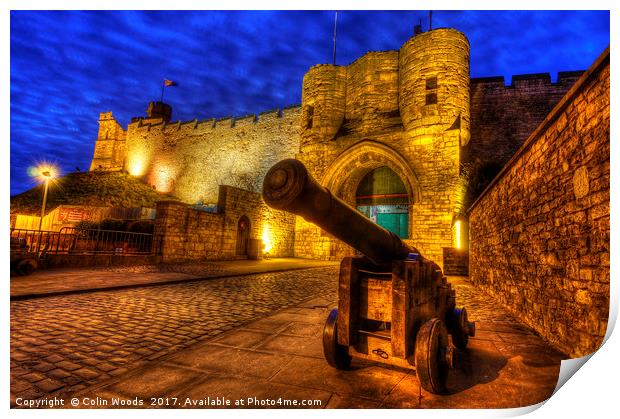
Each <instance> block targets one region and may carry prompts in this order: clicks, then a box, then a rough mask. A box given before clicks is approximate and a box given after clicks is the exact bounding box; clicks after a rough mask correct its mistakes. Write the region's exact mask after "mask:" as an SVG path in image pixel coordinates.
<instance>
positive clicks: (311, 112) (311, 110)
mask: <svg viewBox="0 0 620 419" xmlns="http://www.w3.org/2000/svg"><path fill="white" fill-rule="evenodd" d="M306 109H307V111H306V128H307V129H310V128H312V122H313V118H314V106H308V107H307V108H306Z"/></svg>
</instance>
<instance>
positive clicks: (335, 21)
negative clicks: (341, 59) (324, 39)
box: [334, 10, 338, 65]
mask: <svg viewBox="0 0 620 419" xmlns="http://www.w3.org/2000/svg"><path fill="white" fill-rule="evenodd" d="M337 25H338V11H337V10H336V16H335V17H334V65H336V27H337Z"/></svg>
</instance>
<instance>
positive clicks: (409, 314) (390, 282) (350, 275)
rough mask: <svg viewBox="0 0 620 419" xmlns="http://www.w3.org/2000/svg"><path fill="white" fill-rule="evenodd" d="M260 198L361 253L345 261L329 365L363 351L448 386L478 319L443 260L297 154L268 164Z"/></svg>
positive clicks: (326, 339) (433, 386)
mask: <svg viewBox="0 0 620 419" xmlns="http://www.w3.org/2000/svg"><path fill="white" fill-rule="evenodd" d="M263 199H264V200H265V202H266V203H267V205H269V206H270V207H272V208H275V209H279V210H284V211H289V212H291V213H293V214H296V215H299V216H302V217H303V218H304V219H306V220H307V221H310V222H312V223H314V224H316V225H317V226H319V227H321V228H322V229H323V230H325V231H327V232H328V233H330V234H332V235H333V236H335V237H337V238H338V239H340V240H342V241H344V242H345V243H347V244H348V245H350V246H352V247H353V248H355V249H357V250H358V251H359V252H360V253H361V254H362V255H363V256H355V257H345V258H344V259H343V260H342V262H341V264H340V277H339V282H338V309H334V310H332V311H331V312H330V314H329V316H328V318H327V321H326V323H325V328H324V331H323V352H324V355H325V359H326V360H327V362H328V363H329V365H331V366H332V367H335V368H338V369H348V368H349V366H350V363H351V359H352V358H362V359H367V360H372V361H377V362H380V363H385V364H392V365H397V366H400V367H405V368H410V369H411V368H413V369H415V370H416V374H417V376H418V378H419V380H420V384H421V385H422V387H423V388H424V389H425V390H427V391H429V392H432V393H436V394H441V393H443V392H444V391H445V389H446V380H447V373H448V369H449V368H453V367H454V350H453V347H452V345H451V343H452V344H453V345H454V346H456V347H457V348H460V349H465V347H466V346H467V341H468V337H469V336H474V334H475V324H474V323H473V322H469V321H468V319H467V311H466V310H465V308H457V307H456V294H455V290H453V289H452V287H451V285H450V284H449V283H448V282H447V279H446V277H445V276H444V275H443V273H442V271H441V269H440V268H439V266H438V265H437V264H436V263H434V262H432V261H431V260H428V259H426V258H424V257H422V256H421V255H420V254H419V252H418V251H417V250H416V249H415V248H412V247H409V246H408V245H406V244H405V243H403V242H402V241H401V240H400V238H398V236H396V235H395V234H394V233H392V232H390V231H388V230H386V229H384V228H383V227H381V226H379V225H377V224H375V223H373V222H372V221H371V220H369V219H368V218H366V217H364V216H363V215H362V214H360V213H359V212H357V211H356V210H355V209H354V208H352V207H350V206H349V205H347V204H346V203H345V202H344V201H342V200H341V199H339V198H338V197H336V196H334V195H333V194H332V193H331V192H330V191H329V190H328V189H326V188H324V187H322V186H321V185H320V184H319V183H318V182H317V181H316V180H315V179H314V178H312V176H311V175H310V174H309V173H308V170H307V169H306V167H305V166H304V165H303V164H302V163H301V162H300V161H298V160H295V159H286V160H282V161H280V162H279V163H277V164H276V165H274V166H273V167H272V168H271V169H270V170H269V172H268V173H267V175H266V176H265V179H264V182H263ZM449 335H450V336H451V337H452V339H451V342H450V339H449V337H448V336H449Z"/></svg>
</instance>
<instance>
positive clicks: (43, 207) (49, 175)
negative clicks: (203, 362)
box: [39, 170, 52, 231]
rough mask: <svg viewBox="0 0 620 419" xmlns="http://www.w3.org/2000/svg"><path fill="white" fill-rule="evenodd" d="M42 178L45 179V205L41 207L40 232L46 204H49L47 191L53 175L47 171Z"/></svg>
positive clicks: (42, 173)
mask: <svg viewBox="0 0 620 419" xmlns="http://www.w3.org/2000/svg"><path fill="white" fill-rule="evenodd" d="M41 176H43V177H44V178H45V192H43V205H41V219H39V231H41V225H42V224H43V216H44V215H45V204H47V189H48V188H49V185H50V179H51V178H52V173H51V171H50V170H45V171H43V172H41Z"/></svg>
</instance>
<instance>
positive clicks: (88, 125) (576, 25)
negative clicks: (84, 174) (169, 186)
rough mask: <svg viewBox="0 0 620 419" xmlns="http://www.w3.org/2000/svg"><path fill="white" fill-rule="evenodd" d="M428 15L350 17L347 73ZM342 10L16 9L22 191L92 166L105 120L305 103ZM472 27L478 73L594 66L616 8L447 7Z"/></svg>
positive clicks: (14, 163) (15, 136)
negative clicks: (41, 176)
mask: <svg viewBox="0 0 620 419" xmlns="http://www.w3.org/2000/svg"><path fill="white" fill-rule="evenodd" d="M420 19H422V21H423V27H424V29H425V30H426V29H427V27H428V12H426V11H424V12H420V11H390V12H382V11H367V12H366V11H342V12H340V14H339V18H338V58H337V62H338V64H345V65H346V64H348V63H350V62H351V61H353V60H355V59H356V58H357V57H359V56H360V55H362V54H364V53H365V52H366V51H372V50H375V51H376V50H389V49H398V48H399V47H400V46H401V45H402V44H403V43H404V42H405V41H406V40H407V39H408V38H409V37H410V36H411V35H412V32H413V25H414V24H417V23H418V22H419V20H420ZM333 23H334V12H331V11H309V12H305V11H288V12H273V11H252V12H249V11H248V12H226V11H217V12H209V11H201V12H196V11H184V12H173V11H162V12H156V11H145V12H141V11H139V12H132V11H128V12H117V11H85V12H74V11H12V12H11V29H10V33H11V35H10V36H11V39H10V44H11V53H10V54H11V69H10V72H11V87H10V90H11V118H10V122H11V145H10V150H11V167H10V171H11V195H13V194H15V193H19V192H22V191H24V190H27V189H29V188H30V187H32V186H33V185H34V183H33V181H32V180H31V179H30V178H29V176H28V173H27V169H28V167H29V166H31V165H33V164H35V163H36V162H38V161H42V160H47V161H54V162H56V163H57V164H58V165H59V166H60V168H61V171H62V172H63V173H68V172H72V171H74V170H75V169H76V167H79V168H80V169H81V170H82V171H84V170H88V167H89V165H90V160H91V158H92V153H93V150H94V144H95V138H96V135H97V119H98V117H99V112H102V111H113V113H114V115H115V116H116V118H117V119H118V120H119V122H121V124H122V125H123V126H126V125H127V123H128V122H129V120H130V118H131V117H132V116H140V115H144V112H145V109H146V106H147V104H148V102H149V101H151V100H158V98H159V96H160V88H161V83H162V80H163V78H164V77H165V78H169V79H171V80H174V81H177V82H179V86H178V87H174V88H169V89H168V90H167V91H166V97H165V101H166V102H168V103H170V104H171V105H172V107H173V119H174V120H176V119H181V120H190V119H194V118H198V119H206V118H211V117H216V118H217V117H223V116H228V115H235V116H240V115H245V114H248V113H257V112H261V111H264V110H268V109H272V108H277V107H282V106H287V105H292V104H297V103H299V102H300V101H301V82H302V78H303V75H304V73H305V72H306V71H307V70H308V68H309V67H311V66H312V65H314V64H317V63H328V62H331V60H332V31H333ZM433 27H454V28H457V29H459V30H461V31H463V32H464V33H465V34H466V35H467V36H468V38H469V40H470V44H471V75H472V77H483V76H495V75H503V76H505V77H506V80H507V81H508V82H509V80H510V77H511V76H512V75H513V74H524V73H538V72H550V73H551V74H552V78H555V74H556V73H557V72H558V71H564V70H578V69H586V68H588V67H589V65H590V64H591V63H592V62H593V61H594V60H595V59H596V58H597V56H598V55H599V54H600V53H601V52H602V51H603V50H604V48H605V47H606V46H607V45H608V44H609V12H606V11H531V12H530V11H499V12H495V11H463V12H458V11H454V12H451V11H436V12H434V14H433Z"/></svg>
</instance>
